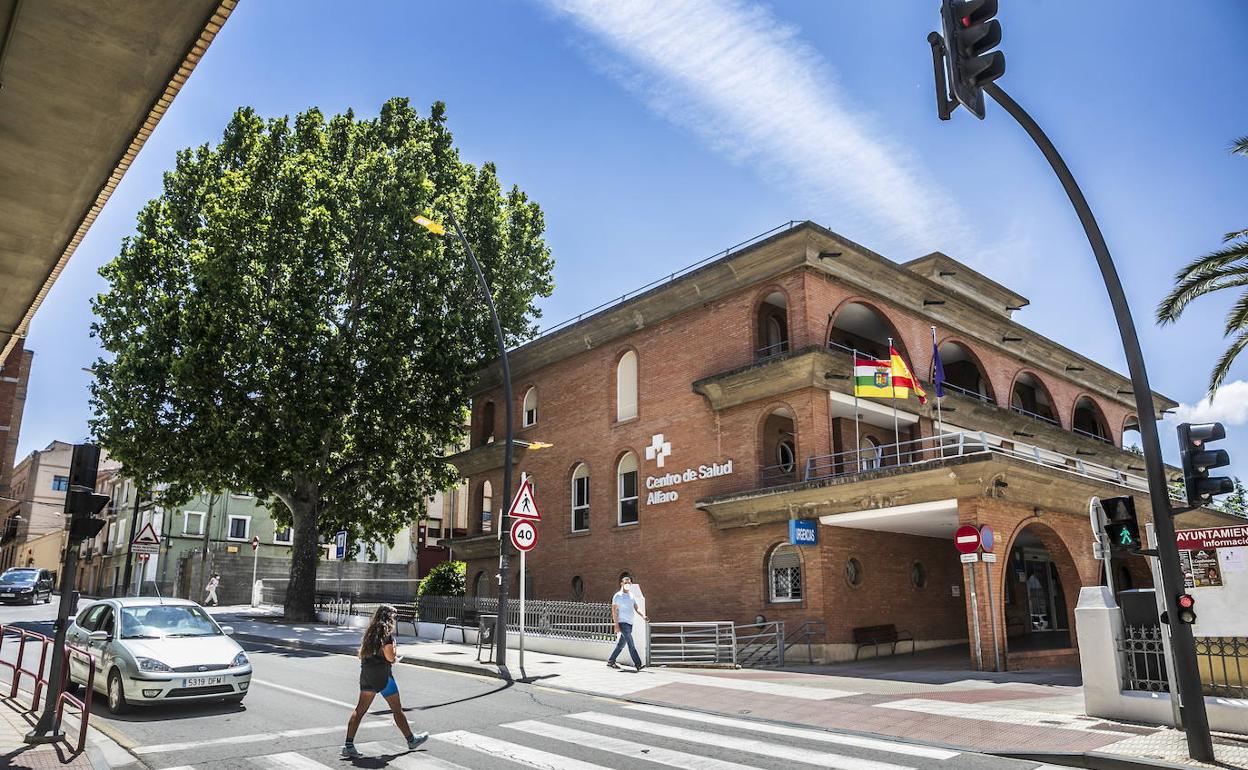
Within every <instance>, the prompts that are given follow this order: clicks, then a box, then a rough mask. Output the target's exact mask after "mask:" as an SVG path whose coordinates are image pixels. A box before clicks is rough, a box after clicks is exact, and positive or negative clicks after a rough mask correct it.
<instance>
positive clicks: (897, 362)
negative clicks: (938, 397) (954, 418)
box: [888, 347, 927, 404]
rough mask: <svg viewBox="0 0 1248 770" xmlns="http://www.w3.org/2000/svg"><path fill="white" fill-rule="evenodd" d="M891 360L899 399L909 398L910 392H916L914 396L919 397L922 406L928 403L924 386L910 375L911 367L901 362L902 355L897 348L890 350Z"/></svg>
mask: <svg viewBox="0 0 1248 770" xmlns="http://www.w3.org/2000/svg"><path fill="white" fill-rule="evenodd" d="M888 356H889V360H890V361H891V363H892V366H891V367H890V368H891V370H892V376H893V391H894V392H895V393H896V395H897V398H909V397H910V391H911V390H913V391H914V395H916V396H918V398H919V403H920V404H926V403H927V393H926V392H924V390H923V386H922V385H920V384H919V381H918V380H916V379H915V378H914V375H913V374H911V373H910V367H908V366H906V362H905V361H903V360H901V354H900V353H898V352H897V349H896V348H891V347H890V348H889V349H888Z"/></svg>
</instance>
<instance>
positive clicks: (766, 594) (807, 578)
mask: <svg viewBox="0 0 1248 770" xmlns="http://www.w3.org/2000/svg"><path fill="white" fill-rule="evenodd" d="M786 545H792V544H791V543H790V542H789V541H788V540H777V541H775V542H773V543H772V544H771V545H769V546H767V547H766V548H764V549H763V563H762V570H763V596H762V605H763V606H764V607H768V606H770V607H772V608H773V609H776V610H781V609H783V608H784V607H786V606H788V607H804V606H806V587H807V586H808V585H810V584H811V583H813V582H814V581H813V577H812V576H811V575H808V574H807V572H806V569H807V567H808V566H810V565H808V563H807V561H806V555H805V554H804V553H803V552H802V549H801V548H798V547H797V546H793V549H794V551H796V552H797V563H798V567H799V569H800V571H801V576H802V598H801V602H800V603H798V602H772V601H771V557H772V556H773V555H774V554H775V552H776V550H777V549H779V548H781V547H783V546H786Z"/></svg>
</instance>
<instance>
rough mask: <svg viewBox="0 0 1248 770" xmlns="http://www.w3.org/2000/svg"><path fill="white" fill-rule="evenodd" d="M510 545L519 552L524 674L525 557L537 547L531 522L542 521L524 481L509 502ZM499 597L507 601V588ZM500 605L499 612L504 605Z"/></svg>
mask: <svg viewBox="0 0 1248 770" xmlns="http://www.w3.org/2000/svg"><path fill="white" fill-rule="evenodd" d="M507 515H508V516H510V517H511V519H512V522H511V544H512V545H513V546H515V548H516V550H517V551H519V552H520V671H521V673H522V674H523V672H524V626H525V622H524V621H525V616H524V610H525V607H524V604H525V598H526V591H525V585H524V584H525V578H526V577H527V576H528V573H527V571H526V570H527V569H528V564H527V563H526V556H527V554H528V552H529V551H531V550H533V546H535V545H537V527H535V526H533V522H535V521H541V520H542V512H541V510H539V509H538V507H537V496H536V495H535V494H534V493H533V482H531V481H529V480H528V479H525V480H524V482H523V483H522V484H521V485H520V491H518V492H516V499H515V500H512V501H511V510H509V511H508V512H507ZM499 595H500V596H502V597H503V598H502V600H501V602H503V603H505V602H506V601H507V587H506V586H502V587H501V589H500V591H499ZM503 603H500V605H499V606H500V612H501V611H502V607H504V606H505V604H503Z"/></svg>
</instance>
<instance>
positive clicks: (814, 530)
mask: <svg viewBox="0 0 1248 770" xmlns="http://www.w3.org/2000/svg"><path fill="white" fill-rule="evenodd" d="M818 527H819V522H818V521H817V520H815V519H789V542H790V543H792V544H793V545H818V544H819V529H818Z"/></svg>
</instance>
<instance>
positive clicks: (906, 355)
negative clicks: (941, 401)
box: [823, 296, 918, 376]
mask: <svg viewBox="0 0 1248 770" xmlns="http://www.w3.org/2000/svg"><path fill="white" fill-rule="evenodd" d="M849 305H862V306H863V307H866V308H868V309H870V310H872V311H874V312H875V314H876V315H878V316H879V317H880V318H882V319H883V320H884V323H886V324H887V325H888V327H889V329H891V330H892V332H893V346H894V347H896V348H897V352H898V353H901V357H902V359H903V360H905V361H906V362H907V363H908V364H909V365H911V366H917V364H915V363H914V359H913V358H912V357H911V356H910V352H909V345H907V344H906V340H905V338H904V337H903V336H902V334H901V327H900V326H898V325H897V321H896V320H894V318H893V315H892V314H891V313H889V312H887V311H885V310H884V309H883V307H882V306H881V305H880V304H879V303H878V302H876V301H874V300H871V299H868V298H866V297H862V296H854V297H847V298H846V299H844V300H842V301H841V303H840V304H838V305H837V306H836V309H835V310H833V311H832V313H831V314H830V315H829V316H828V325H827V329H826V331H825V332H824V336H823V340H824V344H827V343H828V342H829V341H831V338H832V329H833V328H835V326H836V322H837V319H839V318H840V317H841V312H842V311H843V310H844V309H845V308H846V307H847V306H849ZM885 353H886V354H887V351H885ZM915 376H918V372H915Z"/></svg>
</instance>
